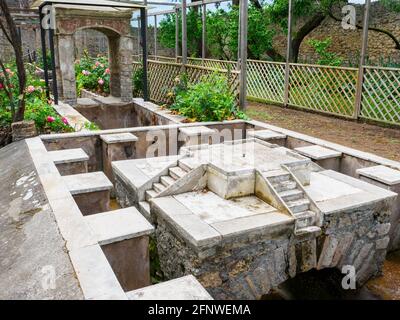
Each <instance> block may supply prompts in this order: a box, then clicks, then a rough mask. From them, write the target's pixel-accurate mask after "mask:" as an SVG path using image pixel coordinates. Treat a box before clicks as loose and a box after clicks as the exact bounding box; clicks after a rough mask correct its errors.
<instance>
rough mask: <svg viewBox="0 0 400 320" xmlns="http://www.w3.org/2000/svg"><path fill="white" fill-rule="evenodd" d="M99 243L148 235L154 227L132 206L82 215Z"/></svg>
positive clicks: (103, 243)
mask: <svg viewBox="0 0 400 320" xmlns="http://www.w3.org/2000/svg"><path fill="white" fill-rule="evenodd" d="M84 219H85V221H86V223H87V224H88V225H89V227H90V228H91V229H92V231H93V234H94V236H95V237H96V239H97V241H98V243H99V244H100V245H106V244H111V243H114V242H119V241H123V240H128V239H133V238H137V237H141V236H146V235H150V234H152V233H153V232H154V227H153V226H152V225H151V224H150V223H149V222H147V220H146V219H145V218H144V217H143V216H142V215H141V214H140V212H139V211H137V209H136V208H134V207H129V208H124V209H120V210H115V211H109V212H102V213H98V214H93V215H89V216H85V217H84Z"/></svg>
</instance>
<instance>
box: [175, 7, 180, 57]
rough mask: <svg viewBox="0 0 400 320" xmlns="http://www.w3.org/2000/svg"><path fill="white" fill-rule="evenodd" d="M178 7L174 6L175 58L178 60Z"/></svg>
mask: <svg viewBox="0 0 400 320" xmlns="http://www.w3.org/2000/svg"><path fill="white" fill-rule="evenodd" d="M179 54H180V52H179V7H178V6H176V7H175V59H176V62H178V60H179Z"/></svg>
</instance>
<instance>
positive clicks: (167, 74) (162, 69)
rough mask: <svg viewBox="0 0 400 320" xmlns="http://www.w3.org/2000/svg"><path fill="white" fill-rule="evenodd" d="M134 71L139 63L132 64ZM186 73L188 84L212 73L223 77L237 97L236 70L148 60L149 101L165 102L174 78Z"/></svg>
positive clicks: (139, 65)
mask: <svg viewBox="0 0 400 320" xmlns="http://www.w3.org/2000/svg"><path fill="white" fill-rule="evenodd" d="M133 65H134V66H133V69H134V71H136V70H138V69H139V68H141V63H140V62H134V64H133ZM182 73H186V75H187V77H188V82H189V83H197V82H199V81H200V80H201V79H203V78H205V79H207V78H208V77H210V76H211V75H212V74H214V73H219V74H222V75H225V76H226V77H227V80H228V84H229V87H230V90H231V91H232V93H233V94H234V95H235V96H236V97H237V99H238V96H239V72H238V71H236V70H227V69H217V68H208V67H204V66H198V65H191V64H186V65H185V66H183V65H182V64H181V63H176V62H165V61H161V60H160V59H159V60H148V83H149V91H150V99H151V100H153V101H156V102H160V103H164V102H166V98H167V93H168V92H169V91H170V90H171V89H172V88H173V87H174V86H175V85H176V80H175V79H176V78H177V77H178V76H179V75H180V74H182Z"/></svg>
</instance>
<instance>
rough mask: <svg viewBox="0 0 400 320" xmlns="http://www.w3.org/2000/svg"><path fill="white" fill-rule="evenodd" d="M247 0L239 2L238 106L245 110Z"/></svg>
mask: <svg viewBox="0 0 400 320" xmlns="http://www.w3.org/2000/svg"><path fill="white" fill-rule="evenodd" d="M247 1H248V0H240V21H241V22H240V25H241V28H240V93H239V106H240V109H241V110H246V81H247V74H246V72H247V19H248V3H247Z"/></svg>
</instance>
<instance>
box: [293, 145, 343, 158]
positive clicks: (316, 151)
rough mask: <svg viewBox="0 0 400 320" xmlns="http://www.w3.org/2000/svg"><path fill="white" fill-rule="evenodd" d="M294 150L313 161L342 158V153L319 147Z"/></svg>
mask: <svg viewBox="0 0 400 320" xmlns="http://www.w3.org/2000/svg"><path fill="white" fill-rule="evenodd" d="M294 150H295V151H297V152H298V153H300V154H302V155H303V156H306V157H308V158H311V159H313V160H325V159H333V158H340V157H341V156H342V153H341V152H338V151H335V150H331V149H328V148H324V147H321V146H318V145H314V146H307V147H301V148H295V149H294Z"/></svg>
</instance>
